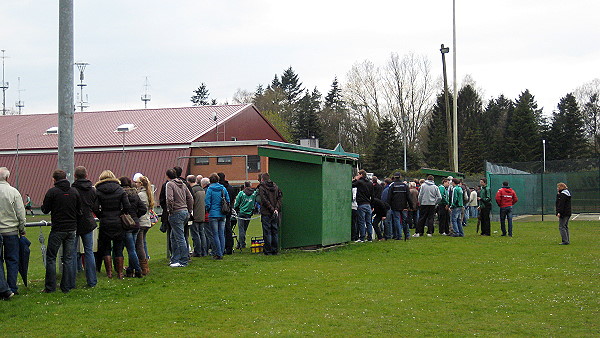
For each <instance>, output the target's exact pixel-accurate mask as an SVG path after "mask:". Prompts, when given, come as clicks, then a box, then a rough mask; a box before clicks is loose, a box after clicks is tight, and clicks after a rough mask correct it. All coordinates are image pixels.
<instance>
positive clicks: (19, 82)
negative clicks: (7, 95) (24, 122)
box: [15, 77, 25, 115]
mask: <svg viewBox="0 0 600 338" xmlns="http://www.w3.org/2000/svg"><path fill="white" fill-rule="evenodd" d="M23 91H25V89H21V78H20V77H18V78H17V92H18V93H19V100H18V101H17V103H15V106H16V107H17V109H18V110H19V113H18V114H19V115H21V112H22V110H23V107H25V102H23V101H21V92H23Z"/></svg>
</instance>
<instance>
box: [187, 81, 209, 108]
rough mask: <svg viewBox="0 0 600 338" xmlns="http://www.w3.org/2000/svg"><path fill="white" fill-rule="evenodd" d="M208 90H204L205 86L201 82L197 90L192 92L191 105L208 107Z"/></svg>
mask: <svg viewBox="0 0 600 338" xmlns="http://www.w3.org/2000/svg"><path fill="white" fill-rule="evenodd" d="M209 95H210V94H209V92H208V88H206V84H205V83H204V82H202V83H201V84H200V87H198V89H196V90H194V95H192V97H191V101H192V104H193V105H194V106H208V105H210V101H209V100H208V96H209Z"/></svg>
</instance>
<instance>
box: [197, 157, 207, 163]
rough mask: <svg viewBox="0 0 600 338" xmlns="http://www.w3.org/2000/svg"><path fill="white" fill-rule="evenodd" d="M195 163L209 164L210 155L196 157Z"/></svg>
mask: <svg viewBox="0 0 600 338" xmlns="http://www.w3.org/2000/svg"><path fill="white" fill-rule="evenodd" d="M194 164H195V165H208V164H209V158H208V157H196V158H195V159H194Z"/></svg>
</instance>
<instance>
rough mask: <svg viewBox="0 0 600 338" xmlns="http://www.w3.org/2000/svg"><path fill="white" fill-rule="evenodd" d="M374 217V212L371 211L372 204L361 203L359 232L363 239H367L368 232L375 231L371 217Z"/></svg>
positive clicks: (359, 208) (360, 237) (359, 207)
mask: <svg viewBox="0 0 600 338" xmlns="http://www.w3.org/2000/svg"><path fill="white" fill-rule="evenodd" d="M372 218H373V214H372V211H371V205H370V204H361V205H359V206H358V233H359V238H358V239H360V240H361V241H364V240H365V235H366V232H367V231H368V232H369V233H372V232H373V224H372V223H371V219H372Z"/></svg>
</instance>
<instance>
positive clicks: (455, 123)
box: [452, 0, 458, 172]
mask: <svg viewBox="0 0 600 338" xmlns="http://www.w3.org/2000/svg"><path fill="white" fill-rule="evenodd" d="M452 44H453V46H454V48H453V49H452V62H453V66H452V67H453V71H454V93H453V94H454V95H452V96H453V100H452V103H453V104H454V105H453V106H452V127H453V128H452V150H453V151H454V163H453V168H452V169H453V170H454V171H455V172H458V111H457V106H456V103H457V96H458V91H457V88H456V87H457V85H456V0H452Z"/></svg>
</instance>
